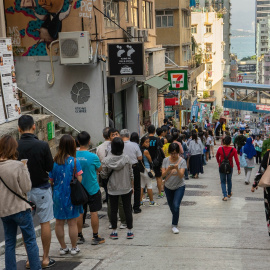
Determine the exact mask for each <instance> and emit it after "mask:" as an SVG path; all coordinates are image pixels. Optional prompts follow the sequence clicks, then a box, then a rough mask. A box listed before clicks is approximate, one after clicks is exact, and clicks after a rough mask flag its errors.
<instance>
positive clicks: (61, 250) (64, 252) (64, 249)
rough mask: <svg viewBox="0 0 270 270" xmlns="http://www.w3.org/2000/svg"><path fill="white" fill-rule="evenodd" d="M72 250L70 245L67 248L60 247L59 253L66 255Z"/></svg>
mask: <svg viewBox="0 0 270 270" xmlns="http://www.w3.org/2000/svg"><path fill="white" fill-rule="evenodd" d="M69 252H70V249H69V248H68V247H66V248H60V251H59V254H60V255H66V254H68V253H69Z"/></svg>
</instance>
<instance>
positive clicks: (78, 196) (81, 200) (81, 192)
mask: <svg viewBox="0 0 270 270" xmlns="http://www.w3.org/2000/svg"><path fill="white" fill-rule="evenodd" d="M76 171H77V170H76V158H75V159H74V170H73V176H72V180H71V182H70V189H71V193H70V198H71V203H72V204H73V205H84V204H86V203H87V202H88V192H87V191H86V189H85V188H84V186H83V185H82V183H81V182H80V181H79V180H78V179H77V177H76Z"/></svg>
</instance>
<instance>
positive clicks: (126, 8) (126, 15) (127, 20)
mask: <svg viewBox="0 0 270 270" xmlns="http://www.w3.org/2000/svg"><path fill="white" fill-rule="evenodd" d="M125 18H126V22H129V19H128V2H125Z"/></svg>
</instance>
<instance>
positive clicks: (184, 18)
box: [182, 10, 190, 28]
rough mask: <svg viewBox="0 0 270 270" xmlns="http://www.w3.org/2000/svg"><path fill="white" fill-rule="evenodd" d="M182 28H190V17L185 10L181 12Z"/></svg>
mask: <svg viewBox="0 0 270 270" xmlns="http://www.w3.org/2000/svg"><path fill="white" fill-rule="evenodd" d="M182 27H184V28H189V27H190V16H189V12H188V11H187V10H182Z"/></svg>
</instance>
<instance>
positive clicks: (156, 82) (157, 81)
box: [144, 76, 170, 92]
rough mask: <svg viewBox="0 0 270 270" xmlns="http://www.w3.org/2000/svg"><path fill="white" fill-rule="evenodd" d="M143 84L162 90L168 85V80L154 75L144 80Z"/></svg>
mask: <svg viewBox="0 0 270 270" xmlns="http://www.w3.org/2000/svg"><path fill="white" fill-rule="evenodd" d="M144 84H146V85H150V86H152V87H155V88H157V89H158V90H159V92H163V91H165V90H166V89H167V88H168V87H169V85H170V82H169V81H166V80H164V79H162V78H160V77H158V76H154V77H152V78H151V79H149V80H147V81H145V82H144Z"/></svg>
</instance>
